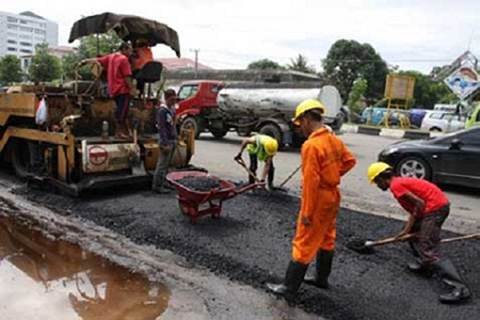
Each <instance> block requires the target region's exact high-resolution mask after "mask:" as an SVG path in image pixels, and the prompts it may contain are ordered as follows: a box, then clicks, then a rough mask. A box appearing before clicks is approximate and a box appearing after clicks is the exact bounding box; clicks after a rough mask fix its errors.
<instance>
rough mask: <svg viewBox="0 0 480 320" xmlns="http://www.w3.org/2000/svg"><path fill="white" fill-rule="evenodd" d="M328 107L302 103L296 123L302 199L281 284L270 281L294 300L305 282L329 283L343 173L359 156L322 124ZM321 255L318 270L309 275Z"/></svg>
mask: <svg viewBox="0 0 480 320" xmlns="http://www.w3.org/2000/svg"><path fill="white" fill-rule="evenodd" d="M324 112H325V107H324V106H323V105H322V104H321V103H320V102H319V101H317V100H313V99H310V100H306V101H304V102H302V103H301V104H299V105H298V106H297V109H296V112H295V118H294V119H293V121H294V124H295V125H298V126H300V130H301V131H302V134H303V135H304V136H305V137H308V139H307V141H305V143H304V144H303V146H302V152H301V153H302V176H303V182H302V199H301V208H300V212H299V214H298V219H297V227H296V233H295V238H294V239H293V243H292V244H293V248H292V260H291V261H290V263H289V265H288V268H287V272H286V275H285V280H284V282H283V283H282V284H271V283H267V288H268V289H269V290H271V291H272V292H274V293H276V294H279V295H282V296H284V297H285V298H286V299H287V300H288V301H291V300H293V298H294V297H295V295H296V293H297V291H298V289H299V288H300V285H301V283H302V282H303V281H305V282H306V283H309V284H312V285H315V286H317V287H320V288H328V286H329V285H328V277H329V275H330V272H331V269H332V262H333V256H334V250H335V239H336V219H337V214H338V210H339V206H340V191H339V188H338V186H339V184H340V178H341V177H342V176H343V175H344V174H345V173H347V172H348V171H349V170H350V169H352V168H353V166H354V165H355V163H356V161H355V158H354V157H353V156H352V154H351V153H350V151H349V150H348V149H347V147H346V146H345V145H344V144H343V142H342V141H341V140H340V139H338V138H337V137H336V136H335V135H334V134H333V133H332V132H331V131H330V130H328V129H327V128H326V127H325V126H324V124H323V114H324ZM315 257H316V272H315V275H314V276H313V277H305V274H306V271H307V268H308V265H309V264H310V263H311V262H312V261H313V259H314V258H315Z"/></svg>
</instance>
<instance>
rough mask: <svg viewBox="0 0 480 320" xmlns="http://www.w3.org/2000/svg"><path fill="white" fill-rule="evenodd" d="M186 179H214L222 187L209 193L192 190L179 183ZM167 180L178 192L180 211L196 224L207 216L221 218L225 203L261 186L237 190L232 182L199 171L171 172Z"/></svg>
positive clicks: (255, 184)
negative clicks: (198, 219) (200, 218)
mask: <svg viewBox="0 0 480 320" xmlns="http://www.w3.org/2000/svg"><path fill="white" fill-rule="evenodd" d="M186 177H209V178H213V179H216V180H218V181H219V183H220V186H219V187H218V188H215V189H212V190H209V191H198V190H192V189H190V188H188V187H187V186H185V185H183V184H181V183H180V182H179V180H182V179H183V178H186ZM167 180H168V181H169V182H170V183H171V184H172V185H173V186H174V187H175V189H176V190H177V193H178V195H177V199H178V204H179V206H180V210H181V211H182V213H183V214H185V215H187V216H189V217H190V221H191V222H192V223H195V222H196V220H197V218H199V217H202V216H206V215H211V216H212V218H218V217H220V213H221V212H222V204H223V201H225V200H228V199H231V198H233V197H235V196H237V195H239V194H241V193H243V192H246V191H249V190H252V189H254V188H256V187H258V186H259V184H258V183H254V184H249V185H246V186H243V187H240V188H237V186H235V184H233V183H232V182H230V181H226V180H222V179H219V178H218V177H215V176H211V175H209V174H208V173H206V172H199V171H177V172H171V173H169V174H168V175H167Z"/></svg>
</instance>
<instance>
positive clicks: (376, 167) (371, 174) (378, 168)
mask: <svg viewBox="0 0 480 320" xmlns="http://www.w3.org/2000/svg"><path fill="white" fill-rule="evenodd" d="M388 169H392V167H390V165H388V164H386V163H385V162H375V163H372V164H371V165H370V166H369V167H368V173H367V176H368V181H370V183H373V181H374V180H375V178H376V177H377V176H378V175H379V174H381V173H382V172H384V171H385V170H388Z"/></svg>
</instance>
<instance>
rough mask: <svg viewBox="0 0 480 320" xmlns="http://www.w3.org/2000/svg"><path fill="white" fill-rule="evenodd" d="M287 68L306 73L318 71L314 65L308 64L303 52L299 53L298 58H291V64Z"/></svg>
mask: <svg viewBox="0 0 480 320" xmlns="http://www.w3.org/2000/svg"><path fill="white" fill-rule="evenodd" d="M287 68H288V69H290V70H295V71H300V72H305V73H317V71H316V70H315V68H314V67H313V66H310V65H308V60H307V58H306V57H305V56H303V55H301V54H299V55H298V56H297V57H296V58H293V59H290V64H289V65H288V66H287Z"/></svg>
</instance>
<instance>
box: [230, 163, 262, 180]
mask: <svg viewBox="0 0 480 320" xmlns="http://www.w3.org/2000/svg"><path fill="white" fill-rule="evenodd" d="M235 162H236V163H238V164H239V165H241V166H242V167H243V169H245V171H246V172H247V173H248V175H249V176H251V177H253V178H254V179H255V182H257V183H258V182H259V180H258V178H257V176H256V175H255V174H254V173H253V172H252V171H251V170H250V169H248V167H247V165H246V164H245V162H244V161H243V159H242V158H240V159H235Z"/></svg>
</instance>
